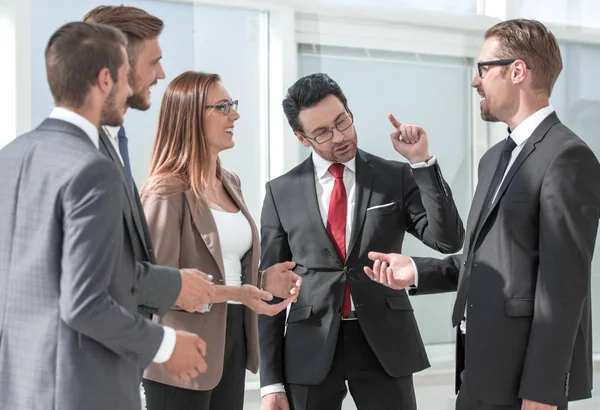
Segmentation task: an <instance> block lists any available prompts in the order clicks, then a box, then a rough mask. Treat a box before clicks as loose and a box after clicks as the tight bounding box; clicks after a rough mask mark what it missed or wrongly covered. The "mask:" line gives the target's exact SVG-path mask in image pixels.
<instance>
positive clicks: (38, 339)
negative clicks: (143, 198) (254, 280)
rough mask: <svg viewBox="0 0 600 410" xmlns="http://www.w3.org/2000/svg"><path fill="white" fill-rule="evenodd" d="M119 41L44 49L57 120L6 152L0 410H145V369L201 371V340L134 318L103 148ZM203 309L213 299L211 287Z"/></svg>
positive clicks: (116, 201)
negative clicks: (170, 344)
mask: <svg viewBox="0 0 600 410" xmlns="http://www.w3.org/2000/svg"><path fill="white" fill-rule="evenodd" d="M126 44H127V40H126V39H125V37H124V36H123V35H122V33H120V32H119V31H118V30H116V29H114V28H111V27H108V26H103V25H97V24H88V23H81V22H77V23H69V24H66V25H65V26H63V27H61V28H60V29H59V30H58V31H57V32H56V33H54V35H53V36H52V37H51V38H50V41H49V43H48V46H47V48H46V68H47V74H48V82H49V85H50V89H51V91H52V94H53V97H54V100H55V103H56V106H57V107H56V108H55V109H54V110H53V111H52V113H51V114H50V118H48V119H46V120H45V121H44V122H43V123H42V124H41V125H40V126H39V127H38V128H37V129H35V130H33V131H32V132H29V133H27V134H25V135H22V136H20V137H18V138H17V139H15V140H14V141H13V142H11V143H10V144H8V145H7V146H6V147H4V148H3V149H2V150H0V190H1V192H2V193H3V199H2V201H0V218H1V220H2V224H0V408H2V409H15V410H16V409H18V410H30V409H40V410H42V409H43V410H47V409H60V410H82V409H86V410H90V409H92V410H93V409H98V410H106V409H128V410H130V409H139V408H140V406H141V404H140V394H139V383H140V369H141V368H144V367H146V366H147V365H148V364H149V363H150V362H152V361H154V362H159V363H164V365H165V367H166V368H167V369H168V370H169V371H170V373H171V374H172V375H173V376H174V377H180V378H183V379H187V378H190V377H195V375H197V374H198V372H200V371H204V370H205V369H206V364H205V362H204V360H203V357H202V356H203V354H204V353H205V349H206V346H205V344H204V342H203V341H202V340H201V339H200V338H199V337H198V336H196V335H192V334H189V333H186V332H177V333H175V332H174V331H173V330H170V331H171V332H172V335H173V338H174V339H175V343H174V344H175V348H174V350H173V352H172V354H170V355H169V359H168V360H166V359H167V356H166V355H165V352H164V351H161V350H164V348H163V340H164V339H165V338H166V335H167V333H168V332H167V329H166V328H165V329H163V328H162V327H161V326H159V325H157V324H155V323H152V322H151V321H149V320H147V319H145V318H143V317H142V316H140V315H139V314H138V313H137V300H136V296H135V292H134V290H135V288H136V286H137V282H138V278H137V277H136V275H135V258H134V255H133V252H132V249H131V248H129V247H128V246H126V245H125V244H124V243H123V237H124V236H123V229H124V226H123V213H122V212H123V211H122V209H121V201H122V195H123V193H122V190H121V189H119V187H120V184H121V182H120V176H119V174H118V171H117V170H116V169H115V167H114V165H113V164H112V163H111V162H110V161H109V160H108V159H107V158H106V156H105V155H103V154H102V153H101V152H100V151H99V149H98V147H99V141H98V127H99V125H100V124H101V123H106V124H111V125H119V124H120V123H121V122H122V120H123V119H122V116H123V111H124V110H123V107H124V106H125V100H126V98H127V97H128V96H129V95H131V89H130V87H129V85H128V82H127V74H128V71H129V64H128V59H127V52H126ZM205 283H207V284H206V286H205V287H206V290H205V291H204V292H202V293H203V294H204V296H203V298H202V299H203V301H205V300H207V299H208V298H209V297H210V296H211V295H213V294H214V291H212V290H211V288H212V287H211V286H210V285H209V284H208V282H207V281H205Z"/></svg>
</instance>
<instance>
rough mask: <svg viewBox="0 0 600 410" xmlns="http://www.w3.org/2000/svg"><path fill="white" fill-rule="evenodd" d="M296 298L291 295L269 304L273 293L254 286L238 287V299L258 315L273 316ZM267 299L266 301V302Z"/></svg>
mask: <svg viewBox="0 0 600 410" xmlns="http://www.w3.org/2000/svg"><path fill="white" fill-rule="evenodd" d="M295 299H296V297H295V296H291V297H289V298H287V299H284V300H283V301H281V302H279V303H277V304H273V305H271V304H269V303H267V302H268V301H271V300H273V295H272V294H270V293H269V292H266V291H264V290H260V289H259V288H257V287H256V286H252V285H243V286H242V287H241V288H240V298H239V301H240V302H242V303H243V304H244V305H246V306H248V307H249V308H250V309H252V310H253V311H254V312H256V313H258V314H259V315H267V316H275V315H276V314H278V313H279V312H281V311H282V310H284V309H285V308H287V307H288V305H289V304H290V303H292V302H293V301H294V300H295ZM266 301H267V302H266Z"/></svg>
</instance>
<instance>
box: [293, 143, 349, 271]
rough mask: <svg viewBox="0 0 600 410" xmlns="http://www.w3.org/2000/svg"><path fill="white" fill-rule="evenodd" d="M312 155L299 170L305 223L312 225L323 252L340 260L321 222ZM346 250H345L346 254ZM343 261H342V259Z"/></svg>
mask: <svg viewBox="0 0 600 410" xmlns="http://www.w3.org/2000/svg"><path fill="white" fill-rule="evenodd" d="M312 155H314V154H311V156H310V157H308V158H307V159H306V161H304V163H303V167H302V170H300V172H299V174H300V175H299V178H300V181H299V182H300V192H301V194H302V195H301V196H302V200H303V201H304V205H305V206H304V209H305V210H306V223H307V224H310V225H312V229H311V231H312V232H314V233H315V241H316V242H317V243H320V244H323V246H325V252H327V253H328V255H329V256H330V257H331V258H332V259H334V260H335V261H338V262H339V261H340V256H339V255H338V253H337V250H336V249H335V246H333V242H332V241H331V238H330V237H329V234H328V233H327V228H326V227H325V225H324V224H323V216H322V215H321V211H320V209H319V200H318V198H317V188H316V185H315V178H316V176H315V165H314V163H313V160H312ZM347 254H348V252H346V255H347ZM342 262H344V261H342Z"/></svg>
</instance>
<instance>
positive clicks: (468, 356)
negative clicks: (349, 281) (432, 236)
mask: <svg viewBox="0 0 600 410" xmlns="http://www.w3.org/2000/svg"><path fill="white" fill-rule="evenodd" d="M485 39H486V40H485V43H484V46H483V51H482V53H481V55H480V57H479V63H478V69H479V73H478V74H477V75H476V76H475V78H474V79H473V83H472V86H473V88H475V89H477V92H478V93H479V95H481V97H482V98H483V99H482V101H481V116H482V118H483V119H484V120H486V121H502V122H504V123H506V124H507V125H508V128H509V131H508V132H509V136H508V137H507V138H506V140H504V141H501V142H500V143H498V144H496V145H494V146H493V147H492V148H490V149H489V150H488V151H487V152H486V153H485V154H484V156H483V157H482V159H481V161H480V163H479V183H478V185H477V189H476V190H475V196H474V198H473V204H472V206H471V211H470V213H469V218H468V221H467V237H466V242H465V247H464V253H463V254H462V255H457V256H452V257H449V258H446V259H444V260H437V259H430V258H414V261H411V260H410V258H408V257H406V256H403V255H383V254H377V253H373V254H371V255H370V256H369V257H370V258H372V259H373V260H375V263H374V265H373V270H371V269H370V268H365V271H366V272H367V274H368V275H370V276H371V277H372V279H374V280H376V281H378V282H381V283H382V284H384V285H387V286H390V287H392V288H404V287H406V286H409V285H411V284H413V282H414V279H415V277H417V278H418V283H417V286H416V289H415V293H417V294H427V293H435V292H445V291H453V290H457V289H458V293H457V299H456V303H455V305H454V312H453V314H452V323H453V325H454V326H457V328H458V329H459V331H458V332H459V333H458V337H457V340H458V343H457V383H456V388H457V391H458V398H457V405H456V408H457V409H458V410H479V409H487V410H490V409H498V410H499V409H503V410H513V409H514V410H521V409H522V410H556V409H557V408H560V409H564V408H566V407H567V402H568V401H570V400H580V399H584V398H588V397H590V396H591V389H592V323H591V313H590V303H591V300H590V299H591V295H590V264H591V260H592V255H593V251H594V243H595V239H596V232H597V228H598V217H599V215H600V180H599V178H598V175H600V165H599V164H598V161H597V159H596V157H595V156H594V154H593V153H592V151H591V150H590V149H589V148H588V146H587V145H586V144H585V143H584V142H583V141H582V140H581V139H580V138H579V137H577V135H575V134H574V133H573V132H572V131H571V130H569V129H568V128H567V127H565V126H564V125H563V124H562V123H561V122H560V121H559V119H558V117H557V116H556V113H555V112H554V109H553V108H552V106H550V105H549V96H550V93H551V91H552V87H553V86H554V82H555V81H556V78H557V77H558V75H559V73H560V71H561V70H562V60H561V55H560V50H559V47H558V44H557V41H556V38H555V37H554V35H553V34H552V33H551V32H550V31H549V30H548V29H547V28H546V27H544V25H542V24H541V23H539V22H537V21H533V20H510V21H505V22H502V23H499V24H497V25H495V26H494V27H492V28H490V29H489V30H488V31H487V33H486V35H485ZM413 263H414V264H415V265H416V268H417V269H416V272H415V269H414V265H413ZM415 275H416V276H415Z"/></svg>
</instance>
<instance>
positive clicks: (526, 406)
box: [521, 400, 558, 410]
mask: <svg viewBox="0 0 600 410" xmlns="http://www.w3.org/2000/svg"><path fill="white" fill-rule="evenodd" d="M521 410H558V406H551V405H549V404H542V403H537V402H535V401H529V400H523V404H522V405H521Z"/></svg>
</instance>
